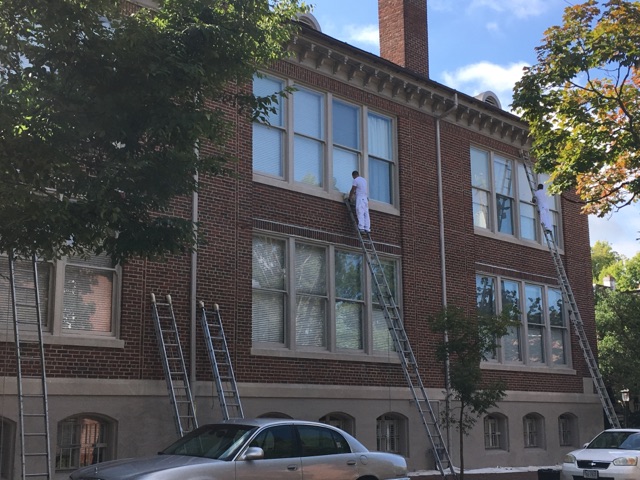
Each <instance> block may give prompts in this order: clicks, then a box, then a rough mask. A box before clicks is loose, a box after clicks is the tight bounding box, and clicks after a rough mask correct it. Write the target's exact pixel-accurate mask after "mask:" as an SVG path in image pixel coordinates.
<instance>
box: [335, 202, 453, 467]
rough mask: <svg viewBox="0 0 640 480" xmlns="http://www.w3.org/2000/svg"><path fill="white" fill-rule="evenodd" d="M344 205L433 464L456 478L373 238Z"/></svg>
mask: <svg viewBox="0 0 640 480" xmlns="http://www.w3.org/2000/svg"><path fill="white" fill-rule="evenodd" d="M345 205H346V206H347V210H348V212H349V216H350V217H351V222H352V223H353V225H354V227H355V230H356V232H357V234H358V238H359V240H360V244H361V245H362V251H363V253H364V256H365V258H366V260H367V265H369V270H370V271H371V278H372V279H373V284H374V286H375V288H374V291H375V294H376V296H377V297H378V302H379V303H380V306H381V307H382V311H383V313H384V318H385V319H386V320H387V326H388V327H389V332H390V333H391V337H392V338H393V344H394V346H395V349H396V352H397V353H398V356H399V357H400V363H401V364H402V370H403V372H404V376H405V379H406V380H407V383H408V384H409V388H410V389H411V394H412V395H413V399H414V401H415V404H416V407H417V408H418V412H419V414H420V419H421V421H422V425H423V426H424V428H425V430H426V432H427V437H428V438H429V442H430V443H431V446H432V448H433V452H434V459H435V463H436V466H437V467H438V470H439V471H440V474H441V476H442V477H443V478H445V479H447V478H448V479H457V478H458V476H457V474H456V472H455V470H454V469H453V464H452V462H451V457H450V456H449V452H448V451H447V448H446V445H445V443H444V441H443V438H442V433H441V432H440V427H439V426H438V420H437V418H436V416H435V414H434V412H433V409H432V408H431V403H430V402H429V397H428V396H427V391H426V389H425V387H424V383H423V382H422V378H421V377H420V372H419V369H418V363H417V361H416V357H415V355H414V354H413V350H412V349H411V345H410V343H409V338H408V336H407V332H406V331H405V329H404V325H403V323H402V318H401V316H400V310H399V309H398V305H397V304H396V301H395V299H394V298H393V294H392V292H391V288H390V287H389V282H388V281H387V277H386V275H385V274H384V268H383V267H382V264H381V262H380V258H379V257H378V252H377V251H376V248H375V245H374V242H373V240H372V239H371V234H370V233H367V232H361V231H360V230H359V229H358V220H357V219H356V216H355V214H354V211H353V206H352V204H351V202H350V201H349V199H345Z"/></svg>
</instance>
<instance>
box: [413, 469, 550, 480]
mask: <svg viewBox="0 0 640 480" xmlns="http://www.w3.org/2000/svg"><path fill="white" fill-rule="evenodd" d="M541 469H544V470H548V469H552V470H556V471H558V470H559V469H560V467H559V466H551V467H521V468H507V467H505V468H485V469H480V470H468V471H466V472H465V474H464V477H465V480H538V470H541ZM544 473H547V475H546V476H547V478H549V477H548V475H549V474H551V475H552V476H553V473H552V472H551V473H548V472H544ZM409 478H410V479H411V480H441V479H442V476H441V475H440V472H438V471H437V470H431V471H419V472H409ZM545 480H546V479H545Z"/></svg>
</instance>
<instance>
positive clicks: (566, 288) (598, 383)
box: [521, 152, 620, 428]
mask: <svg viewBox="0 0 640 480" xmlns="http://www.w3.org/2000/svg"><path fill="white" fill-rule="evenodd" d="M521 157H522V160H523V163H524V169H525V173H526V175H527V181H528V182H529V187H530V188H531V194H532V195H534V192H535V191H536V188H537V187H536V182H535V179H534V176H533V168H532V165H531V160H530V159H529V157H528V154H527V153H526V152H521ZM536 209H537V210H538V214H539V213H540V212H539V206H538V205H537V204H536ZM543 234H544V237H545V241H546V243H547V246H548V247H549V251H550V253H551V258H552V260H553V264H554V267H555V270H556V274H557V277H558V282H559V283H560V288H561V291H562V296H563V299H564V300H565V301H566V303H567V307H568V308H567V310H568V314H569V320H570V321H571V324H572V325H573V328H574V330H575V332H576V335H577V336H578V343H579V345H580V349H581V350H582V354H583V356H584V359H585V361H586V363H587V367H588V368H589V374H590V375H591V379H592V381H593V384H594V386H595V389H596V392H597V393H598V397H599V398H600V402H601V403H602V408H603V409H604V411H605V415H606V416H607V420H608V421H609V423H610V424H611V425H612V426H613V427H615V428H620V420H619V419H618V416H617V414H616V412H615V409H614V407H613V403H612V402H611V399H610V398H609V394H608V393H607V388H606V386H605V384H604V380H603V379H602V374H601V372H600V369H599V367H598V363H597V361H596V358H595V355H594V354H593V350H592V348H591V344H590V343H589V339H588V338H587V334H586V332H585V330H584V323H583V321H582V317H581V316H580V310H578V304H577V302H576V299H575V296H574V294H573V290H572V289H571V283H570V282H569V277H568V275H567V272H566V269H565V268H564V263H563V261H562V256H561V255H560V252H559V251H558V244H557V243H556V240H555V239H554V238H553V233H552V232H551V230H548V229H547V228H545V229H543Z"/></svg>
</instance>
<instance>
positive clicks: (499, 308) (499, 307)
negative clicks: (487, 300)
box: [494, 276, 505, 363]
mask: <svg viewBox="0 0 640 480" xmlns="http://www.w3.org/2000/svg"><path fill="white" fill-rule="evenodd" d="M495 278H496V280H495V282H496V283H495V285H494V289H495V293H494V295H495V299H496V313H497V314H498V315H499V314H500V312H502V277H499V276H498V277H495ZM504 341H505V336H502V337H500V340H498V341H497V342H496V343H497V344H498V352H497V353H498V358H497V359H496V360H497V361H498V363H505V361H504Z"/></svg>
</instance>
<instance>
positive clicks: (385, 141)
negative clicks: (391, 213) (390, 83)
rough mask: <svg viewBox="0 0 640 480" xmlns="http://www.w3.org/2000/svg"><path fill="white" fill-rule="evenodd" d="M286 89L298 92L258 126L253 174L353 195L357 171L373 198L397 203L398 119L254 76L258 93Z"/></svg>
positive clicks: (309, 188) (310, 189) (269, 180)
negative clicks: (366, 181)
mask: <svg viewBox="0 0 640 480" xmlns="http://www.w3.org/2000/svg"><path fill="white" fill-rule="evenodd" d="M287 86H293V87H294V88H295V91H294V93H293V94H291V95H289V96H288V97H287V98H281V99H280V102H279V104H278V105H274V107H273V111H272V112H270V113H269V115H268V116H267V117H266V118H264V119H262V121H257V122H255V123H254V125H253V171H254V173H255V174H256V175H258V176H259V177H260V179H261V180H262V181H265V182H267V183H272V184H273V182H274V181H275V182H278V181H279V182H280V183H279V184H280V185H282V184H283V183H284V184H287V185H288V186H290V187H291V188H301V189H304V190H305V191H306V192H311V193H313V192H314V191H315V192H317V193H319V194H322V193H323V192H324V193H329V194H332V193H334V192H341V193H347V192H349V190H350V189H351V185H352V178H351V172H352V171H354V170H358V171H360V173H361V174H362V176H363V177H365V178H367V180H368V183H369V197H370V199H371V200H375V201H377V202H379V203H380V204H387V205H394V204H395V196H396V190H395V185H396V183H397V165H396V158H395V134H394V123H393V120H392V119H391V118H390V117H387V116H385V115H382V114H380V113H377V112H373V111H370V110H369V109H368V108H367V107H364V106H360V105H354V104H351V103H348V102H346V101H343V100H341V99H338V98H336V97H334V96H333V95H332V94H331V93H325V92H319V91H315V90H312V89H310V88H307V87H303V86H301V85H294V84H293V83H292V82H291V81H285V80H282V79H278V78H275V77H271V76H264V75H260V76H255V77H254V80H253V93H254V94H255V95H257V96H270V95H273V94H274V93H276V92H280V91H282V90H283V89H284V88H285V87H287ZM276 184H278V183H276Z"/></svg>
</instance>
